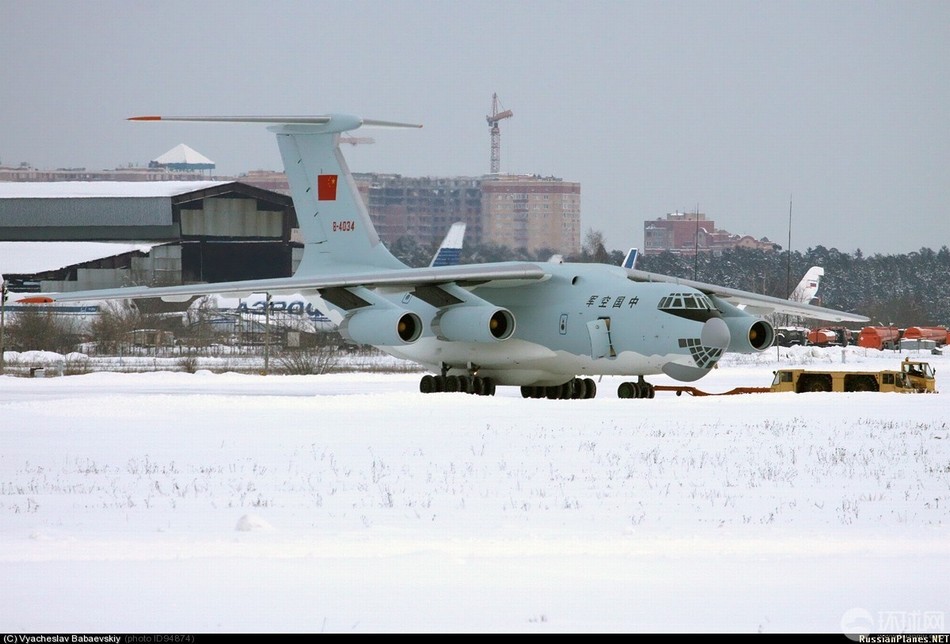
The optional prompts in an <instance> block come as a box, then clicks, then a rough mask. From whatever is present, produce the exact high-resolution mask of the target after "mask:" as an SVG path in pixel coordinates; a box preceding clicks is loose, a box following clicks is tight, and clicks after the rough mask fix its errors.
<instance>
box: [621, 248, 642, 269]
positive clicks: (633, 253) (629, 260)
mask: <svg viewBox="0 0 950 644" xmlns="http://www.w3.org/2000/svg"><path fill="white" fill-rule="evenodd" d="M638 253H639V251H638V250H637V249H636V248H631V249H630V250H629V251H627V256H626V257H625V258H624V260H623V264H622V266H623V267H624V268H631V269H632V268H636V267H637V254H638Z"/></svg>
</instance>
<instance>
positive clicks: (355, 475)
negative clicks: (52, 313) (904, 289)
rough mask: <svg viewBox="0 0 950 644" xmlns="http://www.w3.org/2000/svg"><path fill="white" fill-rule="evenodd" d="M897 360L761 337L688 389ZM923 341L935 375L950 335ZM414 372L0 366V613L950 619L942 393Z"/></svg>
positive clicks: (270, 623)
mask: <svg viewBox="0 0 950 644" xmlns="http://www.w3.org/2000/svg"><path fill="white" fill-rule="evenodd" d="M905 355H908V354H906V353H905V354H896V353H892V352H877V351H871V350H864V349H857V348H849V349H847V350H842V349H830V350H822V349H809V348H799V349H794V350H792V349H782V350H776V349H772V350H769V351H767V352H765V353H763V354H761V355H758V356H755V357H750V356H738V357H735V358H731V357H730V358H729V359H727V360H726V361H725V362H724V363H723V364H722V365H721V367H720V368H719V369H717V370H716V371H715V372H714V373H712V374H711V375H710V376H708V377H707V378H705V379H704V380H702V381H700V382H699V383H695V384H697V385H698V386H699V387H700V388H702V389H704V390H707V391H713V392H715V391H726V390H728V389H731V388H732V387H735V386H742V385H748V386H767V385H768V384H769V383H770V382H771V376H772V374H771V372H772V370H773V369H775V368H778V366H786V365H794V364H805V365H808V366H819V365H827V364H831V365H833V366H836V367H841V366H842V363H844V366H846V367H859V366H860V367H861V368H864V367H867V368H872V369H884V368H894V367H896V365H897V363H898V362H899V361H900V360H901V359H902V358H903V357H904V356H905ZM909 355H912V356H915V357H918V356H916V355H915V354H913V353H911V354H909ZM919 357H923V358H925V359H928V360H930V361H931V362H932V363H933V364H934V365H935V367H936V369H937V385H938V388H941V389H944V390H947V391H950V381H947V382H946V383H945V382H944V378H945V377H946V376H945V374H950V356H932V355H929V354H921V355H920V356H919ZM418 378H419V376H418V374H378V373H354V374H343V375H328V376H250V375H238V374H234V373H225V374H212V373H210V372H207V371H202V372H199V373H196V374H186V373H171V372H160V373H139V374H119V373H91V374H86V375H78V376H67V377H58V378H14V377H10V376H6V377H0V577H2V579H3V584H0V606H3V609H2V612H0V615H2V617H0V630H3V631H4V632H8V633H20V632H27V633H37V632H91V631H94V632H97V633H115V632H135V633H138V632H147V633H156V632H157V633H171V632H174V633H178V632H192V633H194V632H539V633H547V632H686V633H689V632H703V633H706V632H757V631H762V632H799V633H801V632H822V633H827V632H831V633H842V632H846V633H857V632H881V631H883V632H946V631H947V630H948V626H950V618H948V615H947V612H948V610H950V607H948V601H947V597H948V595H950V593H948V591H950V581H948V580H950V533H948V528H950V413H948V411H947V410H948V396H950V394H948V393H947V391H945V392H943V393H940V394H936V395H901V394H878V393H853V394H802V395H796V394H747V395H737V396H720V397H715V396H711V397H698V398H694V397H690V396H682V397H677V396H675V395H673V394H672V393H666V392H663V393H658V394H657V397H656V398H654V399H653V400H621V399H618V398H617V395H616V387H617V384H619V380H618V379H614V378H605V379H603V381H602V382H600V384H599V389H598V392H599V393H598V397H597V398H595V399H593V400H580V401H559V400H531V399H529V400H525V399H522V398H521V396H520V393H519V391H518V390H517V389H514V388H499V392H498V395H497V396H495V397H493V398H489V397H477V396H470V395H466V394H430V395H423V394H420V393H418ZM651 380H652V381H653V382H654V383H655V384H673V383H671V382H670V381H669V380H667V379H665V378H662V377H655V378H652V379H651Z"/></svg>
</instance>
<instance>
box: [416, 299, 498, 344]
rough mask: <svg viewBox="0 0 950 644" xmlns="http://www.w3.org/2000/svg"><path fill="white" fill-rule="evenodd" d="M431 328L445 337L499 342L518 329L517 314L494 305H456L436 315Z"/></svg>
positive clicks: (454, 339)
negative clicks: (516, 324) (516, 325)
mask: <svg viewBox="0 0 950 644" xmlns="http://www.w3.org/2000/svg"><path fill="white" fill-rule="evenodd" d="M432 331H433V332H434V333H435V334H436V336H438V337H439V338H440V339H443V340H453V341H456V342H500V341H501V340H507V339H508V338H510V337H511V334H512V333H514V332H515V316H514V315H512V314H511V311H509V310H508V309H502V308H496V307H493V306H454V307H451V308H448V309H443V310H442V311H440V312H439V313H438V314H437V315H436V316H435V319H433V320H432Z"/></svg>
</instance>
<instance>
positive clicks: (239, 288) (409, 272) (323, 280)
mask: <svg viewBox="0 0 950 644" xmlns="http://www.w3.org/2000/svg"><path fill="white" fill-rule="evenodd" d="M547 276H548V273H547V272H546V271H545V270H544V269H542V268H541V267H540V266H538V265H537V264H531V263H520V262H507V263H500V264H493V265H478V264H473V265H466V266H446V267H438V268H406V269H398V270H380V271H375V272H366V271H354V272H351V273H347V272H342V273H334V274H326V275H319V274H318V275H307V276H294V277H279V278H270V279H259V280H240V281H234V282H215V283H203V284H186V285H180V286H129V287H123V288H112V289H98V290H89V291H71V292H68V293H57V294H49V295H50V296H51V297H52V298H53V299H54V300H55V301H58V302H76V301H80V300H89V299H95V300H122V299H140V298H150V297H158V298H161V299H163V300H166V301H170V302H176V301H177V302H184V301H187V300H189V299H190V298H192V297H195V296H200V295H208V294H209V293H219V294H222V295H230V296H234V297H247V296H248V295H250V294H252V293H299V292H302V293H306V292H308V291H309V292H314V291H328V290H330V289H346V288H354V287H365V288H387V287H388V288H404V289H410V288H414V287H425V286H437V285H440V284H451V283H455V284H458V285H460V286H463V287H471V286H490V285H491V283H492V282H499V281H501V282H505V283H506V284H510V283H511V282H512V281H518V280H527V281H531V282H534V281H538V280H541V279H544V278H546V277H547Z"/></svg>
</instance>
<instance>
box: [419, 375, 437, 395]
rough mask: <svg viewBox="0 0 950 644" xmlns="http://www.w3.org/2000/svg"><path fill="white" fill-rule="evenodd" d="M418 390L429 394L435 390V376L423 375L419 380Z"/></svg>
mask: <svg viewBox="0 0 950 644" xmlns="http://www.w3.org/2000/svg"><path fill="white" fill-rule="evenodd" d="M419 391H421V392H422V393H424V394H431V393H433V392H434V391H435V376H430V375H425V376H422V380H420V381H419Z"/></svg>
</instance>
